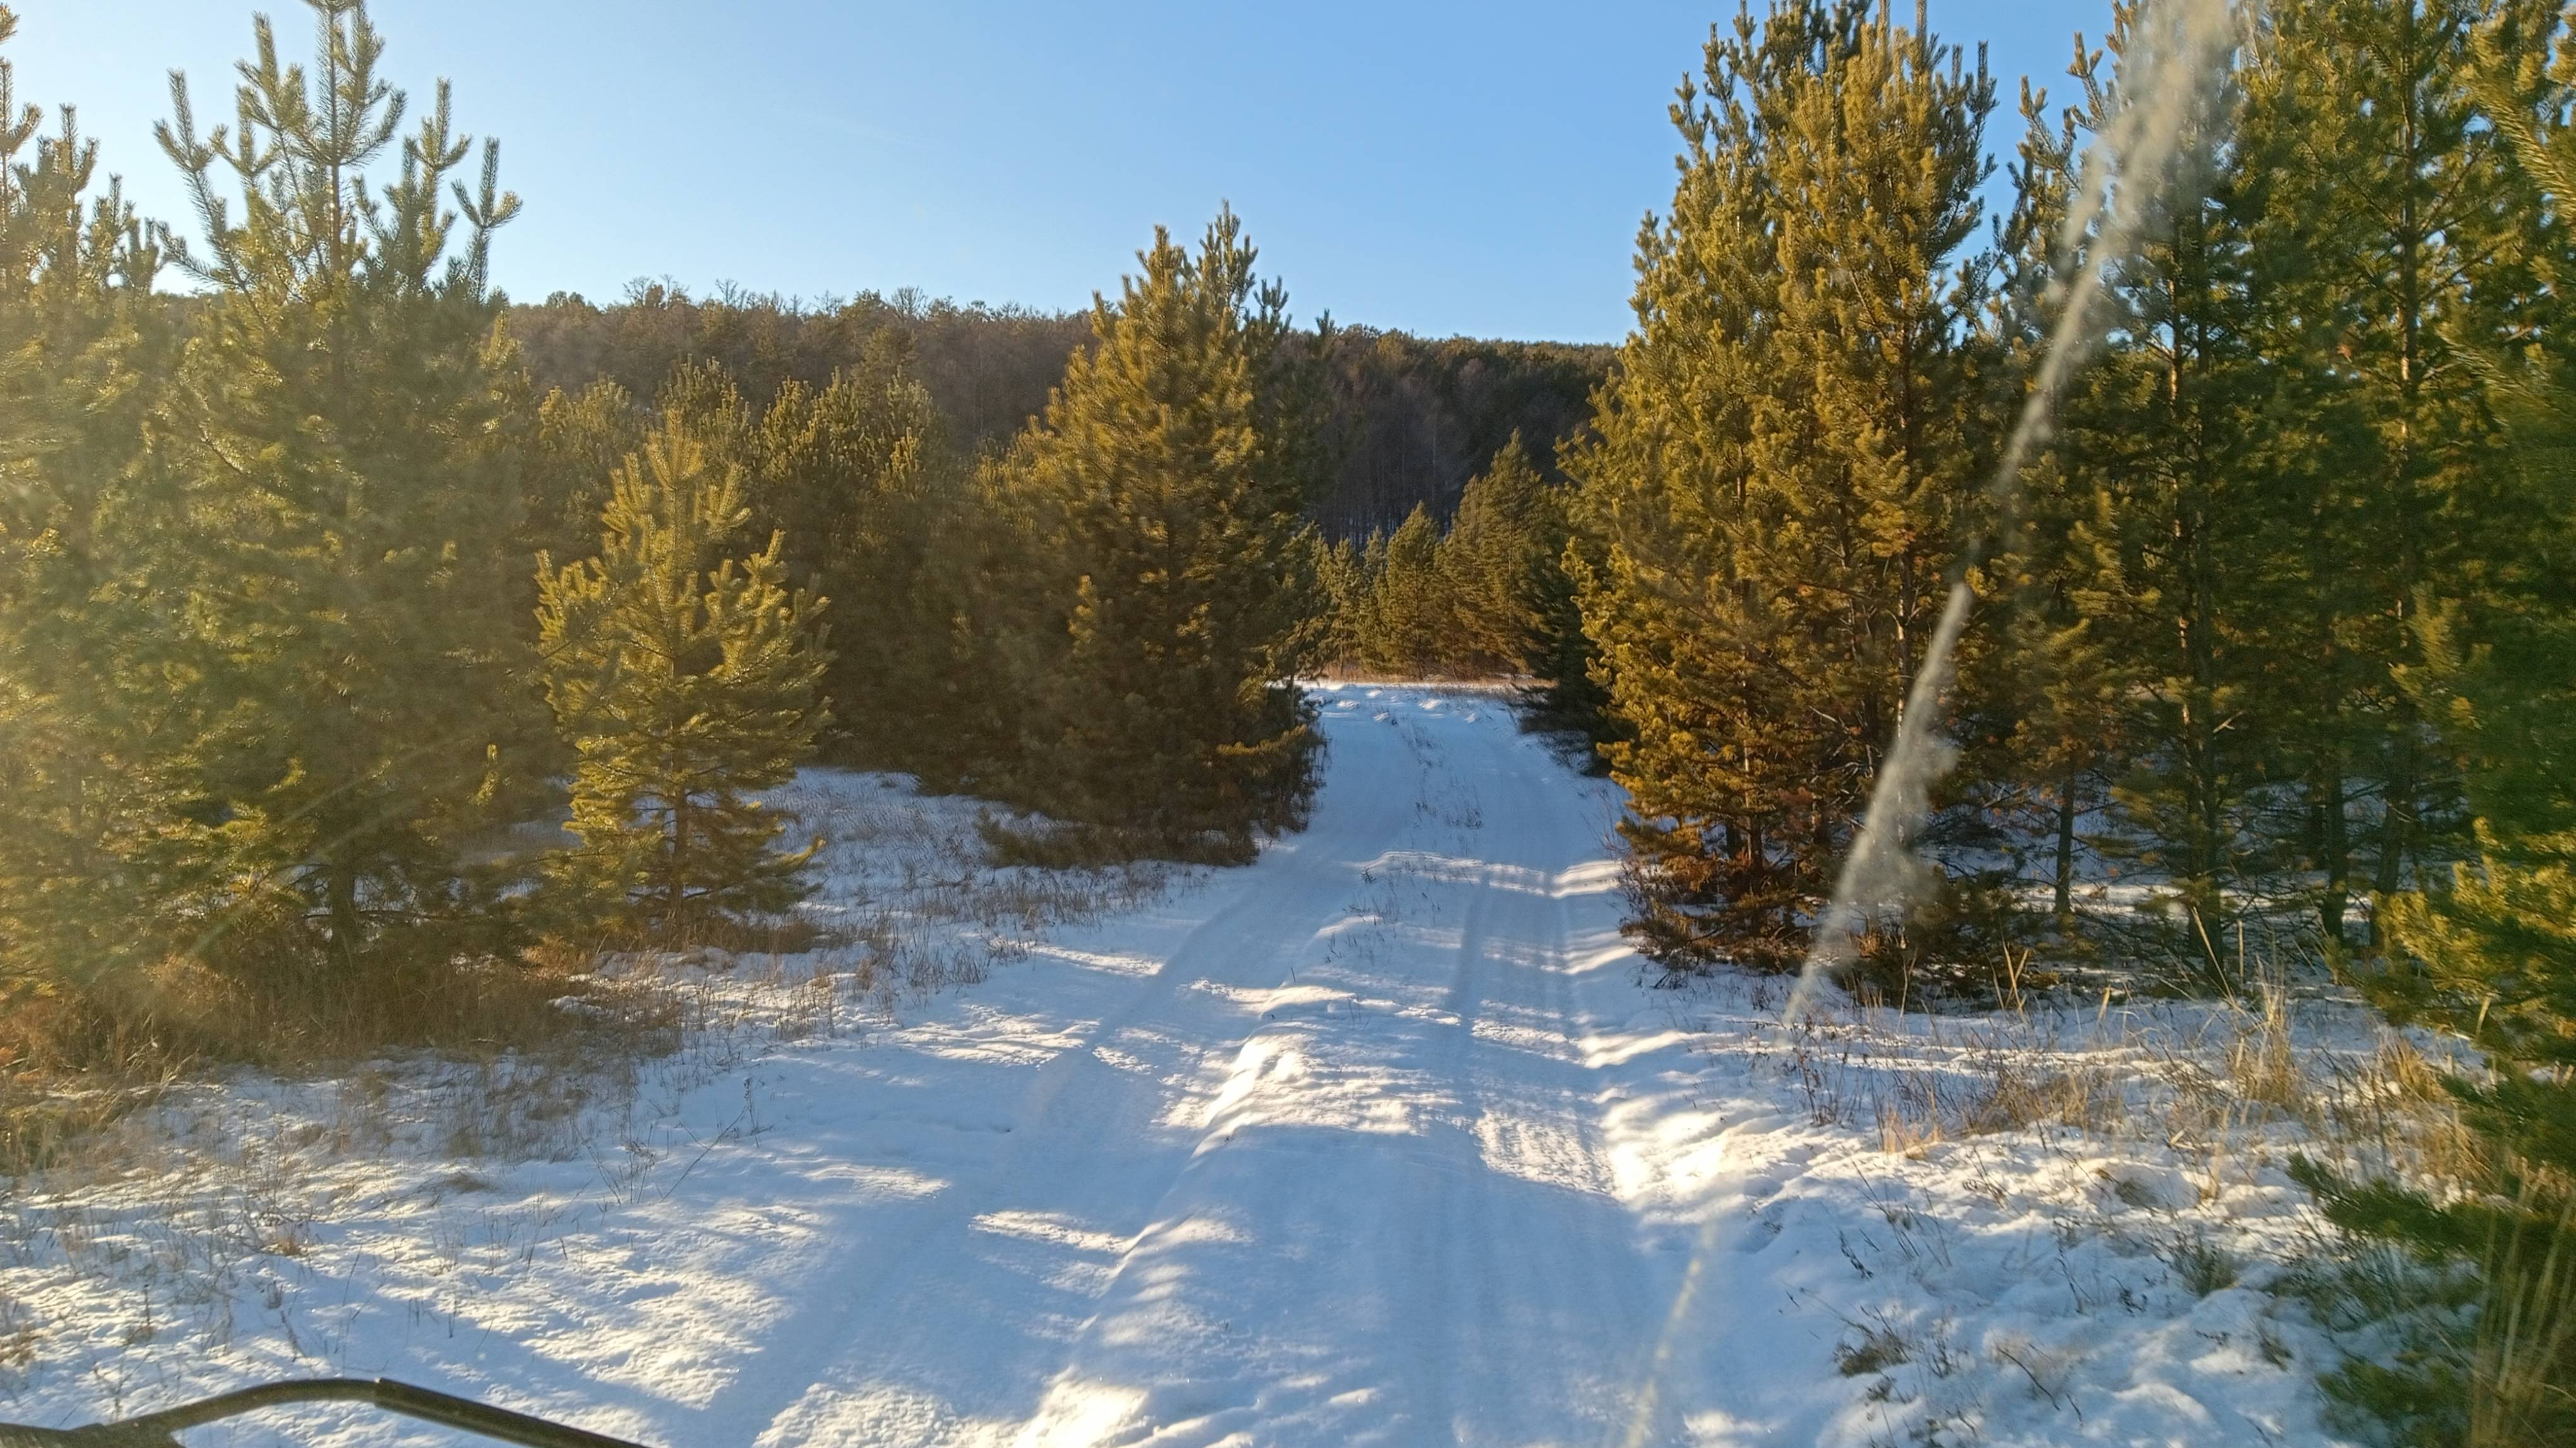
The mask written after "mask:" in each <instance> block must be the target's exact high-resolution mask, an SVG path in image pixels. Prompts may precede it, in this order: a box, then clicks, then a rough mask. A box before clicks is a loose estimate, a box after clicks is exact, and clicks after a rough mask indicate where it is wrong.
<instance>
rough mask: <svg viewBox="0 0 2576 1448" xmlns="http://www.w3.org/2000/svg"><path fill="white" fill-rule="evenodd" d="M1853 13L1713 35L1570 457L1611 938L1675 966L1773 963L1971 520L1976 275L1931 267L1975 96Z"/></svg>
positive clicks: (1967, 207)
mask: <svg viewBox="0 0 2576 1448" xmlns="http://www.w3.org/2000/svg"><path fill="white" fill-rule="evenodd" d="M1872 8H1873V7H1870V6H1867V5H1863V4H1858V3H1838V4H1825V3H1818V0H1795V3H1792V0H1783V3H1778V4H1775V5H1773V6H1772V8H1771V9H1770V11H1769V13H1768V14H1767V16H1766V17H1765V18H1764V20H1763V21H1762V22H1761V23H1760V24H1759V26H1758V27H1757V25H1756V22H1755V21H1754V19H1753V16H1752V14H1751V12H1750V11H1749V10H1748V11H1746V12H1745V13H1743V14H1741V15H1740V16H1739V17H1738V19H1737V22H1736V24H1735V26H1734V30H1733V34H1732V35H1731V36H1730V35H1727V34H1723V33H1721V34H1718V35H1716V36H1713V37H1712V38H1711V40H1710V42H1709V46H1708V53H1707V90H1706V92H1705V94H1703V93H1702V92H1701V91H1700V90H1699V89H1697V88H1696V87H1694V86H1691V85H1685V87H1684V88H1683V91H1682V93H1681V98H1680V101H1679V103H1678V104H1677V105H1676V106H1675V107H1674V109H1673V117H1674V121H1675V123H1676V125H1677V126H1678V128H1679V129H1680V131H1681V134H1682V138H1683V142H1684V147H1685V150H1684V154H1683V157H1682V177H1681V181H1680V183H1679V186H1678V188H1677V190H1676V192H1675V196H1674V201H1673V209H1672V213H1671V215H1670V217H1669V218H1668V219H1666V220H1665V221H1663V222H1662V223H1660V224H1650V225H1649V226H1648V227H1647V228H1646V229H1645V230H1644V231H1643V232H1642V233H1641V235H1640V238H1639V258H1638V271H1639V277H1640V280H1639V285H1638V293H1637V298H1636V309H1637V315H1638V330H1637V332H1636V333H1635V334H1633V335H1632V336H1631V337H1630V339H1629V341H1628V343H1627V345H1626V347H1625V348H1624V349H1623V353H1622V365H1621V368H1620V371H1619V373H1618V375H1617V377H1616V378H1615V379H1614V381H1613V383H1612V385H1611V386H1610V388H1608V389H1607V390H1605V392H1604V394H1603V398H1602V403H1601V408H1600V413H1599V415H1598V417H1597V418H1596V419H1595V423H1594V429H1595V432H1596V434H1597V440H1596V441H1594V442H1593V443H1591V444H1590V445H1588V446H1586V447H1584V448H1581V449H1578V450H1577V451H1576V452H1575V453H1574V454H1573V455H1572V456H1571V457H1570V458H1569V460H1568V470H1569V471H1570V472H1572V473H1573V474H1574V475H1575V477H1576V478H1577V479H1578V481H1579V482H1580V483H1581V485H1582V488H1583V494H1584V496H1583V498H1582V501H1581V504H1580V512H1581V515H1582V516H1581V519H1580V526H1581V528H1582V530H1583V531H1585V532H1587V533H1589V534H1591V535H1592V536H1593V537H1595V538H1597V539H1598V540H1599V543H1598V545H1597V546H1598V548H1599V559H1598V561H1597V562H1595V561H1593V560H1591V559H1587V558H1583V557H1581V556H1579V555H1570V562H1571V563H1572V564H1573V565H1574V566H1575V567H1576V569H1577V580H1576V581H1577V585H1578V587H1579V588H1580V590H1581V593H1582V607H1583V614H1584V620H1585V627H1586V632H1587V633H1588V634H1589V635H1590V636H1591V639H1592V641H1593V643H1594V644H1595V645H1596V647H1597V649H1598V654H1597V672H1598V674H1599V676H1600V677H1601V680H1602V682H1603V684H1604V686H1605V687H1606V689H1607V691H1608V694H1609V700H1610V710H1611V712H1612V714H1613V715H1614V716H1615V717H1616V719H1617V720H1618V721H1619V723H1620V724H1621V725H1622V726H1624V728H1625V729H1626V731H1627V733H1628V737H1626V738H1622V739H1619V740H1616V741H1614V742H1613V743H1611V744H1610V745H1609V746H1608V747H1607V753H1608V757H1609V759H1610V762H1611V772H1612V775H1613V777H1614V778H1617V779H1618V780H1619V781H1620V782H1621V783H1622V784H1624V785H1625V786H1626V787H1627V788H1628V790H1629V794H1630V798H1631V802H1632V815H1631V818H1630V819H1629V820H1628V821H1627V822H1626V823H1625V824H1624V825H1623V826H1622V830H1623V833H1625V834H1626V836H1627V838H1628V840H1629V842H1630V844H1631V846H1632V847H1633V849H1634V851H1635V855H1636V861H1637V868H1638V871H1639V874H1640V878H1641V883H1642V884H1643V886H1644V887H1645V895H1646V897H1647V901H1648V914H1647V916H1646V918H1645V919H1643V920H1642V921H1640V922H1638V924H1637V927H1636V928H1637V931H1638V933H1639V934H1640V936H1641V938H1642V939H1643V940H1645V941H1646V942H1647V943H1648V944H1649V945H1650V946H1651V947H1652V948H1654V949H1656V950H1658V951H1659V952H1662V953H1664V954H1666V955H1668V956H1671V957H1674V958H1678V959H1693V958H1704V957H1706V956H1708V955H1711V954H1718V953H1731V954H1734V955H1736V956H1738V957H1739V958H1747V959H1774V960H1778V959H1786V958H1794V955H1795V953H1796V951H1797V948H1798V947H1797V941H1798V938H1799V936H1800V932H1801V928H1802V921H1803V919H1804V915H1805V912H1806V910H1807V909H1808V907H1809V906H1810V905H1811V904H1813V903H1814V902H1815V901H1816V900H1817V899H1818V898H1819V897H1820V896H1821V894H1822V892H1823V889H1824V886H1825V883H1826V880H1827V878H1828V875H1829V873H1830V871H1831V869H1832V868H1833V862H1834V860H1835V858H1836V856H1837V854H1838V852H1839V850H1840V848H1841V845H1842V842H1843V841H1844V839H1846V838H1847V837H1848V835H1849V833H1850V830H1851V826H1852V822H1853V819H1854V817H1855V816H1856V815H1857V813H1858V812H1859V809H1860V807H1861V804H1862V802H1863V801H1864V800H1865V799H1866V798H1867V795H1868V792H1869V789H1870V785H1871V780H1872V778H1873V774H1874V771H1875V769H1876V765H1877V758H1878V752H1879V751H1880V750H1881V749H1883V748H1884V747H1885V744H1886V741H1887V740H1888V738H1889V737H1890V735H1891V733H1892V730H1893V727H1894V723H1895V716H1896V711H1897V708H1898V705H1899V703H1900V701H1901V700H1902V698H1903V697H1904V692H1905V686H1906V682H1907V680H1908V679H1909V678H1910V677H1911V675H1912V673H1913V671H1914V669H1915V667H1916V666H1917V665H1918V664H1919V663H1920V662H1921V657H1922V650H1923V647H1924V645H1925V643H1926V641H1927V640H1928V637H1929V634H1930V630H1931V624H1932V618H1933V615H1934V614H1936V613H1937V612H1938V611H1939V609H1940V606H1941V601H1942V597H1943V594H1944V592H1945V583H1946V579H1947V578H1948V577H1949V575H1950V573H1951V572H1952V567H1953V563H1954V561H1955V559H1956V556H1957V550H1958V547H1959V543H1960V540H1961V539H1962V538H1963V537H1964V536H1967V535H1968V534H1969V533H1970V532H1971V531H1972V530H1973V529H1974V527H1975V525H1976V522H1977V519H1976V518H1975V516H1974V514H1975V509H1976V504H1975V499H1976V498H1977V497H1978V495H1979V489H1978V487H1977V484H1978V483H1979V482H1981V481H1982V479H1980V478H1978V477H1977V473H1978V469H1979V464H1980V457H1981V454H1980V451H1979V444H1978V442H1977V439H1976V435H1975V433H1976V424H1975V413H1976V409H1977V405H1978V399H1977V396H1976V389H1975V387H1974V385H1973V368H1974V362H1973V358H1972V355H1971V348H1972V346H1973V342H1972V340H1971V339H1972V336H1973V331H1974V329H1973V326H1972V325H1971V324H1972V322H1973V320H1974V318H1975V315H1976V311H1977V309H1978V308H1979V307H1980V306H1981V305H1982V300H1981V293H1982V290H1983V287H1984V285H1985V280H1984V278H1985V273H1986V271H1987V270H1988V269H1989V263H1988V262H1987V261H1986V260H1985V259H1984V258H1982V257H1981V256H1974V257H1972V259H1971V261H1970V263H1969V264H1968V266H1967V267H1966V268H1965V269H1964V270H1961V271H1953V270H1952V269H1951V267H1952V261H1951V259H1952V257H1953V256H1954V255H1956V254H1958V253H1959V252H1960V250H1961V248H1962V247H1963V245H1964V244H1965V243H1966V242H1967V240H1968V238H1969V237H1970V236H1971V235H1972V233H1973V232H1974V230H1975V227H1976V223H1977V218H1978V202H1977V199H1976V191H1977V187H1978V185H1979V184H1980V183H1981V182H1982V181H1983V179H1984V176H1985V171H1986V168H1985V164H1984V162H1983V160H1982V158H1981V155H1980V146H1981V137H1982V128H1983V123H1984V118H1985V116H1986V114H1987V112H1988V110H1989V109H1990V108H1991V106H1992V103H1993V87H1992V84H1991V82H1990V81H1988V80H1987V78H1986V77H1985V76H1984V75H1983V73H1982V72H1978V73H1973V74H1962V73H1961V72H1960V71H1959V69H1958V68H1957V66H1956V65H1955V63H1954V62H1955V60H1956V57H1955V54H1954V53H1953V52H1951V51H1949V50H1948V49H1946V48H1945V47H1943V46H1941V45H1940V44H1939V43H1938V42H1937V41H1935V40H1934V39H1933V38H1932V37H1931V36H1929V35H1927V34H1923V33H1920V32H1919V31H1908V30H1904V29H1901V28H1899V27H1897V26H1896V25H1895V24H1894V22H1893V20H1892V19H1891V18H1889V17H1888V15H1887V14H1886V13H1885V11H1884V10H1883V9H1882V10H1880V11H1879V13H1878V14H1876V15H1873V14H1872V13H1871V11H1872Z"/></svg>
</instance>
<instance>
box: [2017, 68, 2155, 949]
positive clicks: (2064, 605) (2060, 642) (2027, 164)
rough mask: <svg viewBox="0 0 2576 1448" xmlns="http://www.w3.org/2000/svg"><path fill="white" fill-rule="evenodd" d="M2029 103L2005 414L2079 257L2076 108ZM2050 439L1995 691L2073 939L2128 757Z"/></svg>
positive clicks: (2031, 475)
mask: <svg viewBox="0 0 2576 1448" xmlns="http://www.w3.org/2000/svg"><path fill="white" fill-rule="evenodd" d="M2079 69H2081V65H2080V63H2079ZM2020 109H2021V114H2022V119H2023V122H2024V133H2023V138H2022V141H2021V144H2020V147H2019V149H2018V152H2017V155H2016V157H2015V160H2014V162H2013V165H2012V168H2011V169H2012V180H2013V192H2014V209H2013V213H2012V215H2011V217H2010V218H2009V219H2008V220H2007V222H2006V224H2005V227H2004V237H2003V240H2004V245H2005V249H2006V251H2007V253H2008V254H2009V256H2010V258H2011V260H2010V266H2011V268H2012V274H2011V279H2010V282H2009V284H2008V285H2006V286H2005V287H2003V288H2002V289H2000V290H1999V291H1998V293H1997V294H1996V299H1995V303H1996V304H1995V316H1994V320H1993V323H1992V327H1993V331H1994V334H1995V336H1996V339H1997V341H1998V342H1999V343H2000V344H2001V345H2002V346H2003V348H2004V349H2005V350H2006V351H2007V353H2008V354H2009V358H2008V361H2007V363H2006V365H2005V366H2003V367H2001V368H1999V369H1997V371H1998V375H1999V377H2001V378H2004V379H2009V383H2010V389H2009V391H2008V393H2007V395H2006V397H2005V398H2004V399H2003V401H2002V405H2001V406H2000V407H1999V408H1998V411H1999V412H2003V411H2016V410H2018V409H2019V408H2021V407H2022V406H2023V405H2024V402H2025V397H2024V395H2023V394H2022V392H2021V390H2020V389H2021V388H2023V387H2027V386H2029V385H2033V383H2034V382H2035V379H2036V378H2037V377H2038V375H2039V373H2040V369H2041V367H2042V365H2043V362H2044V359H2045V356H2046V353H2047V350H2048V348H2049V347H2050V345H2051V344H2052V340H2053V334H2054V333H2055V331H2056V329H2057V324H2058V321H2059V315H2058V309H2059V308H2060V307H2061V306H2063V305H2064V304H2065V301H2066V297H2067V294H2068V292H2067V282H2068V279H2070V278H2072V277H2073V276H2074V275H2075V268H2076V266H2077V265H2079V264H2080V260H2081V258H2080V256H2078V255H2073V254H2070V253H2069V251H2068V249H2067V248H2068V240H2069V239H2068V238H2067V237H2066V235H2065V229H2066V222H2067V216H2068V212H2069V209H2070V207H2071V206H2072V204H2073V202H2074V199H2075V191H2076V187H2077V184H2078V170H2079V162H2078V159H2077V153H2078V148H2079V145H2080V139H2079V134H2078V131H2077V129H2076V113H2075V112H2074V111H2073V110H2071V109H2068V110H2061V111H2060V112H2058V113H2057V114H2056V115H2055V116H2054V117H2052V116H2051V114H2050V112H2049V107H2048V104H2047V96H2046V93H2045V92H2044V91H2039V90H2035V89H2033V88H2032V87H2031V86H2030V84H2029V83H2028V82H2027V81H2025V82H2024V83H2023V86H2022V95H2021V107H2020ZM2054 441H2055V440H2054V438H2052V437H2043V438H2042V439H2041V440H2040V445H2039V446H2038V447H2037V448H2036V449H2035V450H2034V452H2033V455H2032V457H2031V459H2030V461H2029V462H2028V463H2027V464H2026V465H2025V466H2024V467H2023V469H2022V472H2021V475H2020V476H2019V477H2017V478H2015V479H2014V480H2013V483H2014V494H2013V497H2014V504H2015V506H2014V509H2013V511H2012V512H2011V514H2010V515H2009V516H2008V517H2007V518H2006V519H2005V520H2004V522H2005V526H2006V536H2005V538H2004V539H2003V546H2002V547H2001V548H1999V549H1998V550H1997V553H1998V556H1997V559H1996V563H1995V572H1996V573H1997V574H1998V575H1999V576H2000V577H2001V578H2003V579H2005V580H2007V581H2008V589H2007V593H2008V600H2007V601H2008V603H2009V611H2008V612H2007V613H2006V614H2005V615H2004V617H2003V619H2002V620H2001V625H2000V626H2001V628H2002V629H2003V630H2004V632H2005V634H2006V638H2005V642H2004V645H2003V651H2004V652H2005V653H2006V655H2007V656H2008V657H2010V658H2011V659H2013V660H2014V661H2015V663H2016V667H2015V668H2014V669H2013V670H2012V671H2011V675H2010V677H2011V679H2012V681H2013V683H2014V684H2015V685H2016V687H2013V688H2010V689H2009V690H2008V691H2007V694H2006V697H2005V698H2004V699H2002V700H2000V701H1998V702H2000V703H2001V704H2002V705H2003V708H2004V711H2005V712H2006V713H2007V714H2008V715H2009V718H2010V723H2009V729H2010V738H2009V741H2008V744H2007V748H2006V751H2005V752H2006V753H2007V755H2008V757H2009V764H2008V765H2007V769H2008V771H2009V772H2010V773H2012V774H2014V775H2015V776H2017V777H2018V778H2019V779H2020V780H2021V781H2022V782H2023V784H2024V785H2025V786H2026V790H2027V795H2026V798H2027V799H2028V801H2029V802H2030V804H2031V805H2032V806H2034V807H2035V812H2037V813H2040V814H2042V815H2044V817H2045V823H2046V825H2047V827H2048V836H2049V846H2050V848H2049V859H2048V865H2047V874H2048V882H2049V887H2050V897H2051V899H2050V904H2051V914H2052V916H2053V918H2054V919H2055V921H2056V923H2057V926H2058V927H2059V930H2060V932H2061V936H2062V937H2063V938H2064V940H2065V942H2066V943H2072V942H2073V940H2074V934H2073V926H2074V924H2075V900H2074V895H2075V878H2076V867H2077V858H2078V857H2077V850H2078V842H2079V835H2080V833H2081V825H2082V822H2083V820H2084V819H2085V817H2086V816H2087V815H2088V814H2090V813H2092V811H2093V810H2094V809H2095V808H2096V807H2097V806H2098V805H2099V803H2100V793H2101V783H2102V776H2103V775H2104V774H2105V773H2106V772H2107V771H2108V770H2110V769H2111V768H2114V767H2116V766H2117V765H2118V764H2119V762H2120V761H2122V760H2123V758H2124V757H2125V756H2124V751H2123V746H2122V740H2121V734H2120V725H2121V719H2122V713H2121V709H2120V690H2121V683H2120V680H2119V678H2118V674H2117V669H2116V661H2115V659H2114V657H2113V655H2112V654H2111V651H2110V650H2109V649H2108V648H2107V647H2106V646H2105V644H2104V642H2103V639H2102V636H2101V633H2100V630H2099V629H2098V627H2097V624H2096V621H2095V620H2094V619H2092V618H2090V617H2088V616H2087V614H2086V613H2085V611H2084V609H2083V608H2082V607H2081V606H2080V605H2079V597H2080V596H2081V595H2082V594H2083V593H2085V592H2086V591H2087V590H2091V589H2098V587H2099V578H2098V575H2097V572H2096V565H2097V564H2098V562H2099V559H2098V557H2097V556H2096V555H2095V553H2094V550H2093V549H2092V548H2091V546H2090V544H2089V542H2088V540H2087V536H2086V530H2085V524H2086V523H2088V522H2089V521H2090V520H2091V519H2092V518H2093V517H2094V516H2095V506H2096V499H2097V479H2096V478H2095V477H2094V476H2093V470H2092V469H2090V468H2088V467H2086V466H2084V465H2083V461H2082V458H2081V457H2080V455H2070V454H2069V453H2068V452H2067V451H2066V450H2064V449H2062V448H2060V447H2057V446H2054V445H2053V444H2054ZM2033 812H2034V811H2031V810H2026V811H2025V812H2024V813H2025V817H2026V818H2027V817H2029V815H2030V814H2031V813H2033Z"/></svg>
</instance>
